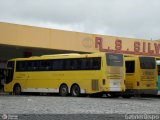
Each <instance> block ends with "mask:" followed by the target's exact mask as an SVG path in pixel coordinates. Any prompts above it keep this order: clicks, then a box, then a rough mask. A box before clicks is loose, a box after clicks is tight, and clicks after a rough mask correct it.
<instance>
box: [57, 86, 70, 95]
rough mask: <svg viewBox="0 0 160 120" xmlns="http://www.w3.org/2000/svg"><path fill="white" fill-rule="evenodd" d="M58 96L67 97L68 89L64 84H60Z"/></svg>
mask: <svg viewBox="0 0 160 120" xmlns="http://www.w3.org/2000/svg"><path fill="white" fill-rule="evenodd" d="M59 94H60V96H67V95H68V87H67V85H66V84H62V85H61V86H60V88H59Z"/></svg>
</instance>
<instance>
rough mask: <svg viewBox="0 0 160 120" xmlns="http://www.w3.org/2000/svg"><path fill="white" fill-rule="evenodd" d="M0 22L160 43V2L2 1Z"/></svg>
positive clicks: (110, 0) (125, 0)
mask: <svg viewBox="0 0 160 120" xmlns="http://www.w3.org/2000/svg"><path fill="white" fill-rule="evenodd" d="M0 22H11V23H18V24H26V25H34V26H41V27H48V28H56V29H63V30H73V31H78V32H87V33H96V34H105V35H112V36H122V37H131V38H143V39H149V40H150V39H153V40H154V39H160V0H0Z"/></svg>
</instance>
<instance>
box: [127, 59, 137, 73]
mask: <svg viewBox="0 0 160 120" xmlns="http://www.w3.org/2000/svg"><path fill="white" fill-rule="evenodd" d="M125 64H126V73H134V72H135V61H125Z"/></svg>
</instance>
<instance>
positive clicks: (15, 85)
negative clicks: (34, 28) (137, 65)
mask: <svg viewBox="0 0 160 120" xmlns="http://www.w3.org/2000/svg"><path fill="white" fill-rule="evenodd" d="M6 74H7V75H6V82H5V85H4V91H5V92H9V93H13V94H16V95H19V94H21V92H40V93H43V92H45V93H59V94H60V95H61V96H67V95H68V94H71V95H72V96H79V95H80V94H82V93H84V94H92V93H119V92H122V91H125V85H124V79H125V66H124V57H123V55H122V54H113V53H101V52H99V53H90V54H73V53H72V54H56V55H43V56H38V57H30V58H16V59H11V60H9V61H8V64H7V73H6Z"/></svg>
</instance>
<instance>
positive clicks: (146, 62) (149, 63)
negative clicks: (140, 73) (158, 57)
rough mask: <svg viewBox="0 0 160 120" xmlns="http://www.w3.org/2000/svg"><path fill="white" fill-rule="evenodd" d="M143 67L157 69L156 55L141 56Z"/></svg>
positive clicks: (141, 65)
mask: <svg viewBox="0 0 160 120" xmlns="http://www.w3.org/2000/svg"><path fill="white" fill-rule="evenodd" d="M139 60H140V67H141V69H155V67H156V61H155V58H154V57H140V58H139Z"/></svg>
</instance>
